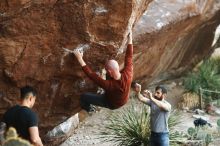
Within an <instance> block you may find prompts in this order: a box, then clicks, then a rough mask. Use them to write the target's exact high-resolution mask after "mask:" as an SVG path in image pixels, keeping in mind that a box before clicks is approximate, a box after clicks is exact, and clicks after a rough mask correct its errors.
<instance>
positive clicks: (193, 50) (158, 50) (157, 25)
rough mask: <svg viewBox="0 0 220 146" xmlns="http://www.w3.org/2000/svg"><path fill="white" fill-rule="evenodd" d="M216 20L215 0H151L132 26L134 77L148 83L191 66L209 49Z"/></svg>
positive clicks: (219, 19)
mask: <svg viewBox="0 0 220 146" xmlns="http://www.w3.org/2000/svg"><path fill="white" fill-rule="evenodd" d="M219 24H220V1H219V0H211V1H209V0H192V1H185V0H179V1H176V0H168V1H167V0H155V1H153V2H152V3H151V4H150V5H149V7H148V9H147V10H146V11H145V12H144V14H143V15H142V17H141V18H140V19H139V20H138V22H137V24H136V25H135V27H134V32H135V35H134V37H135V40H136V41H135V44H136V46H137V48H138V49H137V52H136V53H135V55H136V56H135V58H134V60H135V64H137V65H135V69H134V71H135V77H134V78H135V79H139V80H142V82H144V83H147V84H149V83H150V82H151V81H152V80H153V79H155V78H156V77H157V78H161V79H162V78H163V77H164V75H165V74H166V75H165V77H168V76H167V73H168V74H169V73H171V74H172V75H177V74H181V73H183V72H184V71H186V70H187V69H190V68H192V67H193V66H194V65H195V64H197V63H198V62H199V61H201V59H203V58H204V57H207V56H209V55H210V54H211V53H212V52H213V49H212V41H213V37H214V35H215V30H216V27H217V26H218V25H219ZM160 75H161V76H160Z"/></svg>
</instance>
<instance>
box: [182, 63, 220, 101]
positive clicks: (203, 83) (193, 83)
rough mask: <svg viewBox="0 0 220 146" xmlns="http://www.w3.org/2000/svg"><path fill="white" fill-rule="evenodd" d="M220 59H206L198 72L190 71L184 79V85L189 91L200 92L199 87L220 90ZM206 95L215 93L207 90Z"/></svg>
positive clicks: (213, 95)
mask: <svg viewBox="0 0 220 146" xmlns="http://www.w3.org/2000/svg"><path fill="white" fill-rule="evenodd" d="M219 63H220V62H219V59H208V60H205V61H204V62H203V63H202V64H201V65H200V66H199V67H198V71H197V72H191V73H189V74H188V75H187V76H186V77H185V79H184V87H185V89H186V90H187V91H189V92H193V93H196V94H198V95H199V94H200V93H199V92H200V91H199V88H200V87H201V88H203V89H209V90H214V91H215V90H220V65H219ZM204 96H206V97H208V96H212V97H215V96H216V95H215V93H209V92H205V93H204Z"/></svg>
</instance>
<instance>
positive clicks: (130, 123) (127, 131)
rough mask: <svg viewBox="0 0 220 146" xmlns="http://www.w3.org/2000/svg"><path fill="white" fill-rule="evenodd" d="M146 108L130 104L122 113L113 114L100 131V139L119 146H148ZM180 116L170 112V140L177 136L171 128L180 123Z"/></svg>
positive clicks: (148, 132)
mask: <svg viewBox="0 0 220 146" xmlns="http://www.w3.org/2000/svg"><path fill="white" fill-rule="evenodd" d="M147 111H148V106H147V105H144V104H142V103H141V104H140V103H139V104H137V103H136V104H135V103H134V102H132V103H131V105H130V106H127V107H125V108H124V109H123V110H122V111H117V112H114V113H113V114H112V115H111V116H110V117H109V123H108V124H107V125H106V126H105V128H104V129H102V130H101V135H102V136H101V138H102V139H103V140H104V141H110V142H113V143H115V144H117V145H119V146H125V145H126V146H137V145H144V146H145V145H149V142H150V141H149V140H150V139H149V138H150V131H151V130H150V113H149V112H147ZM179 115H180V114H178V113H177V111H174V112H171V115H170V118H169V121H168V125H169V129H170V140H172V139H175V138H176V137H177V136H179V135H176V133H175V132H174V131H173V127H174V126H176V125H177V124H178V123H180V120H181V118H180V116H179Z"/></svg>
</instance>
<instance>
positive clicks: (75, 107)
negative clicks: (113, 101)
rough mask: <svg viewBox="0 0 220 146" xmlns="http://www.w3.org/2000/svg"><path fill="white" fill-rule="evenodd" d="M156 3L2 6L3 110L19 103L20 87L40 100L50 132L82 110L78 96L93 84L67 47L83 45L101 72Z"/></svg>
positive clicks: (60, 1) (64, 1)
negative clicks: (31, 89)
mask: <svg viewBox="0 0 220 146" xmlns="http://www.w3.org/2000/svg"><path fill="white" fill-rule="evenodd" d="M151 1H152V0H142V1H139V0H127V1H124V0H114V1H106V0H92V1H88V0H16V1H10V0H3V1H0V69H1V74H0V93H1V94H0V100H1V102H0V107H1V113H3V112H5V110H6V109H7V108H9V107H10V106H12V105H13V104H15V102H16V100H17V99H18V97H19V87H21V86H24V85H27V84H29V85H32V86H34V87H35V88H37V90H38V92H39V95H38V99H37V103H36V105H35V107H34V110H35V111H37V112H38V114H39V117H40V127H41V128H40V131H45V132H46V131H48V130H49V129H52V128H53V127H54V126H56V125H57V124H58V123H60V122H62V121H63V120H65V119H67V118H68V117H70V116H71V115H73V114H74V113H76V112H77V111H79V110H80V106H79V100H78V99H79V95H80V93H82V92H83V91H88V89H92V88H93V89H94V84H93V83H92V82H91V81H89V79H88V78H85V75H84V73H83V72H82V70H81V67H80V66H79V64H78V62H77V60H76V59H75V57H74V56H73V55H72V54H70V53H68V52H67V51H65V49H64V48H69V49H70V50H73V49H75V48H77V47H78V48H81V49H82V47H83V46H84V47H85V49H86V51H85V55H84V58H85V60H86V62H87V63H88V64H92V66H93V67H94V70H95V71H97V72H99V71H100V69H102V68H103V65H104V63H105V61H106V60H107V59H109V58H115V56H116V54H118V53H119V52H122V50H123V49H124V46H125V45H126V39H127V34H128V30H129V29H131V27H132V26H133V25H134V22H135V21H136V20H137V19H138V18H139V17H140V16H141V15H142V13H143V12H144V11H145V10H146V8H147V6H148V4H149V3H150V2H151Z"/></svg>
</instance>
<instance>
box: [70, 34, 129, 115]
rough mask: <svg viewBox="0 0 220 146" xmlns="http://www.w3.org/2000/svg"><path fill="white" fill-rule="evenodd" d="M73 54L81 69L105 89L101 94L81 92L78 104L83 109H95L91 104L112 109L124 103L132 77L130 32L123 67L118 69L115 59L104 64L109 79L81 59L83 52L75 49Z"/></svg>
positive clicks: (89, 110)
mask: <svg viewBox="0 0 220 146" xmlns="http://www.w3.org/2000/svg"><path fill="white" fill-rule="evenodd" d="M74 55H75V56H76V58H77V60H78V61H79V64H80V65H81V66H82V70H83V71H84V72H85V74H86V75H87V76H88V77H89V78H90V79H91V80H92V81H94V82H95V83H96V84H97V85H98V86H100V87H101V88H103V89H104V90H105V93H104V94H102V95H100V94H93V93H84V94H82V95H81V98H80V104H81V107H82V108H83V109H84V110H86V111H87V112H93V111H95V108H94V106H93V105H96V106H101V107H105V108H109V109H112V110H113V109H117V108H120V107H121V106H123V105H124V104H126V102H127V101H128V98H129V91H130V86H131V82H132V77H133V63H132V55H133V45H132V33H130V34H129V35H128V45H127V50H126V54H125V63H124V68H123V69H122V70H121V71H120V69H119V65H118V62H117V61H116V60H108V61H107V62H106V64H105V69H106V71H107V75H109V76H110V77H111V79H108V80H104V79H102V78H101V77H99V76H98V75H97V74H96V73H95V72H93V71H92V70H91V69H90V67H89V66H88V65H87V64H86V63H85V61H84V60H83V52H80V51H79V50H75V51H74Z"/></svg>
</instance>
